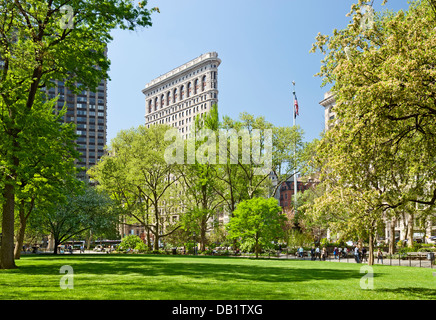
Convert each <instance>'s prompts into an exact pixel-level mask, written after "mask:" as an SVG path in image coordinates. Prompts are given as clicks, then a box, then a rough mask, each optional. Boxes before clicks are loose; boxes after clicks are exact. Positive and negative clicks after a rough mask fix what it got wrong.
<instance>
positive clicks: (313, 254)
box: [310, 246, 316, 261]
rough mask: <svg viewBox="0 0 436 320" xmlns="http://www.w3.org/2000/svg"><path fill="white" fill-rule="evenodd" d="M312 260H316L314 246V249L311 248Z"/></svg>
mask: <svg viewBox="0 0 436 320" xmlns="http://www.w3.org/2000/svg"><path fill="white" fill-rule="evenodd" d="M310 260H312V261H313V260H316V256H315V247H313V246H312V249H310Z"/></svg>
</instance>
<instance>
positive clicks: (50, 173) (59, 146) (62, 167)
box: [15, 103, 79, 259]
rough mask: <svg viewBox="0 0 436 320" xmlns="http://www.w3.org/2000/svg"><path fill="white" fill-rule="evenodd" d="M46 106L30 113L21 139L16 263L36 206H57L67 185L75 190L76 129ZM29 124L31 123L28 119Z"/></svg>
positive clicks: (17, 193)
mask: <svg viewBox="0 0 436 320" xmlns="http://www.w3.org/2000/svg"><path fill="white" fill-rule="evenodd" d="M51 111H52V106H51V104H49V103H41V104H40V105H38V106H34V107H33V108H32V110H31V114H32V118H31V122H30V121H29V123H28V125H27V126H26V128H24V129H23V132H22V135H21V143H20V145H21V146H22V152H23V153H24V154H25V155H28V156H27V157H25V156H23V157H22V158H21V164H22V168H23V169H22V170H20V175H19V181H18V183H17V187H16V202H17V203H18V210H17V211H18V217H19V222H20V226H19V230H18V234H17V240H16V244H15V259H19V258H20V254H21V248H22V247H23V241H24V235H25V231H26V224H27V220H28V219H29V216H30V215H31V214H32V212H33V209H34V208H35V206H38V205H42V204H43V203H44V202H56V201H58V200H59V199H61V198H63V197H64V196H65V195H64V194H63V193H62V191H63V190H65V187H66V186H67V185H69V186H70V188H72V189H74V188H77V186H78V182H77V181H76V179H75V178H74V175H75V174H76V172H77V168H76V167H75V165H74V159H76V158H78V156H79V153H78V152H77V151H76V150H75V144H74V143H73V140H74V139H75V137H76V134H75V128H74V126H73V125H71V124H67V123H64V122H61V121H59V120H60V119H61V117H62V116H63V114H64V112H61V113H60V114H58V115H55V114H53V113H52V112H51ZM29 120H30V119H29Z"/></svg>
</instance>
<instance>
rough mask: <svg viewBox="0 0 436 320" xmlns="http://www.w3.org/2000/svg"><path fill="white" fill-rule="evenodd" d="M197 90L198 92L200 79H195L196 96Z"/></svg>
mask: <svg viewBox="0 0 436 320" xmlns="http://www.w3.org/2000/svg"><path fill="white" fill-rule="evenodd" d="M197 90H198V79H195V82H194V95H195V94H197Z"/></svg>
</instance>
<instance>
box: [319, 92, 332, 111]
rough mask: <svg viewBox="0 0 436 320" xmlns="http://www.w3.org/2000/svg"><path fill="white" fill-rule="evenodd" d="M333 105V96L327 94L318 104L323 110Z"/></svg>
mask: <svg viewBox="0 0 436 320" xmlns="http://www.w3.org/2000/svg"><path fill="white" fill-rule="evenodd" d="M333 103H335V95H334V94H332V93H330V92H327V93H326V95H325V96H324V100H322V101H321V102H320V103H319V104H320V105H322V106H323V107H324V108H325V107H327V106H329V105H331V104H333Z"/></svg>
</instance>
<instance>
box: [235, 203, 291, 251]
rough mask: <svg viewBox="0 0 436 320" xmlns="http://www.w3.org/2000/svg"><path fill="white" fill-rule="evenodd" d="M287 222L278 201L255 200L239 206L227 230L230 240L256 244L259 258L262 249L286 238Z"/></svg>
mask: <svg viewBox="0 0 436 320" xmlns="http://www.w3.org/2000/svg"><path fill="white" fill-rule="evenodd" d="M285 220H286V218H285V216H284V215H282V210H281V207H280V206H279V205H278V203H277V200H276V199H274V198H269V199H264V198H253V199H250V200H245V201H242V202H241V203H239V204H238V207H237V208H236V210H235V211H234V212H233V217H232V218H231V219H230V222H229V223H228V224H227V230H228V232H229V238H230V239H240V241H241V242H244V241H247V239H249V240H250V241H251V242H254V243H255V252H256V257H257V256H258V254H259V253H260V250H261V248H262V247H269V246H270V245H271V242H272V241H277V240H279V239H281V237H283V236H284V232H283V227H284V223H285Z"/></svg>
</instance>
